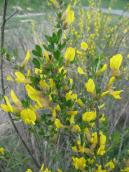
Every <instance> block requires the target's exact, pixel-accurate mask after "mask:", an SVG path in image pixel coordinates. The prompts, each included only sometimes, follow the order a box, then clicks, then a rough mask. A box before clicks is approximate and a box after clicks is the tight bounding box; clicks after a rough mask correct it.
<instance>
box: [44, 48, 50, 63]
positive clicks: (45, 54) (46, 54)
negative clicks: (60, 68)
mask: <svg viewBox="0 0 129 172" xmlns="http://www.w3.org/2000/svg"><path fill="white" fill-rule="evenodd" d="M43 55H44V57H45V59H46V62H47V63H48V62H49V61H50V57H49V54H48V51H46V50H44V53H43Z"/></svg>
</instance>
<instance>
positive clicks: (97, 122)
mask: <svg viewBox="0 0 129 172" xmlns="http://www.w3.org/2000/svg"><path fill="white" fill-rule="evenodd" d="M95 109H96V131H97V140H98V143H97V149H98V148H99V147H100V124H99V107H98V104H97V103H96V104H95ZM100 163H101V166H102V169H104V163H103V157H100Z"/></svg>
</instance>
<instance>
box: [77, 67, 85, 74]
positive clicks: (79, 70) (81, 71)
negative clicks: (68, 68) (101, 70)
mask: <svg viewBox="0 0 129 172" xmlns="http://www.w3.org/2000/svg"><path fill="white" fill-rule="evenodd" d="M77 71H78V73H79V74H80V75H84V74H85V72H84V71H83V69H82V68H81V67H78V68H77Z"/></svg>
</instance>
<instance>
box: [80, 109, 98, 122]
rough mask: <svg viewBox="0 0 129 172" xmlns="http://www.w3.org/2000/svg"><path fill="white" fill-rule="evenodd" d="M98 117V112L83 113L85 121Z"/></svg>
mask: <svg viewBox="0 0 129 172" xmlns="http://www.w3.org/2000/svg"><path fill="white" fill-rule="evenodd" d="M95 119H96V112H94V111H91V112H85V113H83V114H82V120H83V121H84V122H90V121H93V120H95Z"/></svg>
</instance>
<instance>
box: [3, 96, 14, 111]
mask: <svg viewBox="0 0 129 172" xmlns="http://www.w3.org/2000/svg"><path fill="white" fill-rule="evenodd" d="M4 99H5V102H6V104H1V108H2V110H3V111H5V112H13V107H12V105H11V104H10V101H9V99H8V97H7V96H4Z"/></svg>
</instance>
